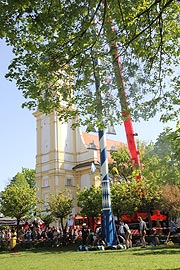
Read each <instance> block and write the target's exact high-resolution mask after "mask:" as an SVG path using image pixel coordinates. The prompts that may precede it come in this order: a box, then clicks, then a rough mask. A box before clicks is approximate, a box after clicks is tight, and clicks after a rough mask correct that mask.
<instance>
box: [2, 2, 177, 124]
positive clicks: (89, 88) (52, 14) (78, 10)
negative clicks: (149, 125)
mask: <svg viewBox="0 0 180 270" xmlns="http://www.w3.org/2000/svg"><path fill="white" fill-rule="evenodd" d="M0 9H1V15H0V24H1V26H2V27H1V30H0V37H5V39H6V42H7V44H8V45H11V46H12V47H13V52H14V55H15V58H14V59H13V61H12V62H11V64H10V66H9V72H8V74H7V77H8V78H9V79H10V80H16V83H17V86H18V88H19V90H21V91H22V93H23V95H24V97H25V98H26V99H28V100H27V102H25V103H24V104H23V106H27V107H28V108H30V109H37V108H38V109H39V110H40V111H43V112H45V113H49V112H50V111H53V110H56V111H57V112H58V114H59V117H60V118H61V119H63V118H64V119H65V120H67V119H69V118H73V117H74V116H77V115H78V116H79V117H78V124H87V123H88V122H90V123H91V124H93V126H99V127H102V126H106V125H108V124H109V123H111V122H112V121H113V122H115V121H116V122H117V123H119V122H120V118H121V114H122V112H123V115H124V112H125V111H127V112H126V113H129V110H130V112H131V114H132V115H133V117H134V119H138V118H140V117H143V118H144V119H147V118H148V117H152V116H154V114H155V113H156V111H157V110H160V111H162V110H164V111H165V112H166V113H165V115H164V116H163V115H162V119H164V120H167V118H171V119H172V118H175V117H178V114H179V107H178V106H177V105H178V103H179V94H178V89H179V88H178V87H179V78H178V75H177V74H176V67H177V66H178V65H179V46H178V33H179V32H178V27H179V26H178V18H179V4H178V2H177V1H173V0H157V1H156V0H154V1H151V0H143V1H142V0H138V1H133V2H132V1H127V0H123V1H119V0H117V1H114V0H113V1H107V0H94V1H88V0H83V1H82V0H77V1H72V0H70V1H69V0H68V1H50V0H46V1H43V2H42V1H40V0H38V1H34V0H31V1H26V0H23V1H12V0H7V1H1V3H0ZM62 26H63V27H62ZM116 45H118V48H119V51H118V52H117V46H116ZM118 53H119V55H120V56H121V66H122V70H123V75H124V77H123V78H122V77H121V76H120V77H119V74H120V73H121V72H122V70H120V72H119V70H118V68H117V54H118ZM97 59H99V60H100V64H98V65H97ZM97 77H98V81H99V82H101V83H100V85H99V86H100V87H99V91H98V92H97V91H96V90H95V89H94V88H95V85H94V83H95V82H96V83H97ZM107 77H108V81H109V83H107ZM122 79H123V80H124V81H125V85H126V89H127V91H126V92H127V98H128V100H129V105H130V106H129V108H128V107H127V104H126V99H125V97H124V89H123V87H122ZM62 101H63V102H64V103H63V104H65V106H66V110H64V106H60V103H61V102H62ZM119 103H120V104H121V106H119ZM61 104H62V103H61ZM94 115H96V117H94ZM125 115H126V114H125Z"/></svg>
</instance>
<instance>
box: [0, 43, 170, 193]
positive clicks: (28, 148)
mask: <svg viewBox="0 0 180 270" xmlns="http://www.w3.org/2000/svg"><path fill="white" fill-rule="evenodd" d="M12 57H13V55H12V53H11V49H10V48H8V47H7V46H6V45H5V43H4V42H3V41H2V40H0V103H1V104H0V119H1V132H0V166H1V170H0V191H1V190H3V189H4V187H5V186H6V185H7V184H8V183H9V180H10V179H11V178H12V177H13V176H15V175H16V173H17V172H21V169H22V167H24V168H31V169H34V168H35V156H36V121H35V118H34V116H33V115H32V113H33V112H32V111H29V110H28V109H26V108H25V109H22V108H21V104H22V103H23V102H24V98H23V97H22V94H21V92H20V91H19V90H17V88H16V85H15V83H12V82H9V81H8V80H7V79H5V78H4V75H5V74H6V72H7V67H8V65H9V64H10V61H11V59H12ZM133 126H134V131H135V132H137V133H138V139H140V140H143V141H146V142H147V143H149V142H150V141H154V142H155V140H156V138H157V137H158V135H159V134H160V133H161V132H162V131H163V128H164V127H165V125H163V124H162V123H160V122H159V117H158V116H157V117H155V118H154V119H152V120H150V121H148V122H141V123H136V124H133ZM168 126H173V127H174V126H175V124H174V123H171V124H168ZM116 132H117V135H116V136H113V137H112V136H111V138H112V139H115V140H119V141H122V142H126V136H125V132H124V128H123V125H122V126H120V127H118V128H116Z"/></svg>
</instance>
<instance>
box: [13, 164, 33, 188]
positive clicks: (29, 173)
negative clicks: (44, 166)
mask: <svg viewBox="0 0 180 270" xmlns="http://www.w3.org/2000/svg"><path fill="white" fill-rule="evenodd" d="M20 175H22V177H20ZM35 177H36V171H35V170H34V169H27V168H22V171H21V173H17V174H16V175H15V176H14V177H13V178H12V179H11V182H10V183H11V184H13V183H14V182H16V181H17V178H19V180H20V178H21V179H22V181H24V179H25V181H26V182H27V183H28V184H29V186H30V187H31V188H35V186H36V178H35Z"/></svg>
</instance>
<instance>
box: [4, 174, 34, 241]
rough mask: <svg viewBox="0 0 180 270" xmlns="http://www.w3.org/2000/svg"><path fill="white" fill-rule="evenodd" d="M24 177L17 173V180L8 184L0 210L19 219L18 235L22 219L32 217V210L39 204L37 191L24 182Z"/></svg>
mask: <svg viewBox="0 0 180 270" xmlns="http://www.w3.org/2000/svg"><path fill="white" fill-rule="evenodd" d="M23 177H24V176H22V175H21V174H20V175H18V174H17V175H16V181H15V182H14V183H12V184H10V185H8V186H7V187H6V188H5V190H4V191H2V192H1V194H0V212H1V213H2V214H3V215H5V216H8V217H15V218H16V219H17V237H18V231H19V223H20V220H21V219H22V218H24V217H30V212H31V211H33V210H34V209H35V206H36V205H37V198H36V191H35V189H33V188H30V187H29V185H28V184H27V182H25V181H24V182H22V178H23ZM23 179H24V178H23Z"/></svg>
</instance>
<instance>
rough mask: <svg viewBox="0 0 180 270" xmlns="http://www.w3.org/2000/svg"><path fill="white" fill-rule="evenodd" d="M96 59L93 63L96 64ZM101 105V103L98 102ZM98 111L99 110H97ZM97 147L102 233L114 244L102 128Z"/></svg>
mask: <svg viewBox="0 0 180 270" xmlns="http://www.w3.org/2000/svg"><path fill="white" fill-rule="evenodd" d="M98 62H99V61H98V59H97V60H96V62H95V63H94V65H95V66H96V67H97V66H98V64H99V63H98ZM94 75H95V85H96V92H98V91H100V89H99V88H100V80H99V76H98V72H95V74H94ZM99 98H100V100H99V102H100V103H101V93H99ZM99 105H101V104H99ZM99 113H100V112H99ZM98 134H99V147H100V163H101V185H102V211H103V217H102V234H103V238H104V240H105V241H106V243H107V245H108V246H113V245H115V244H116V227H115V222H114V217H113V215H112V210H111V197H110V182H109V173H108V158H107V149H106V133H105V132H104V130H101V129H99V130H98Z"/></svg>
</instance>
